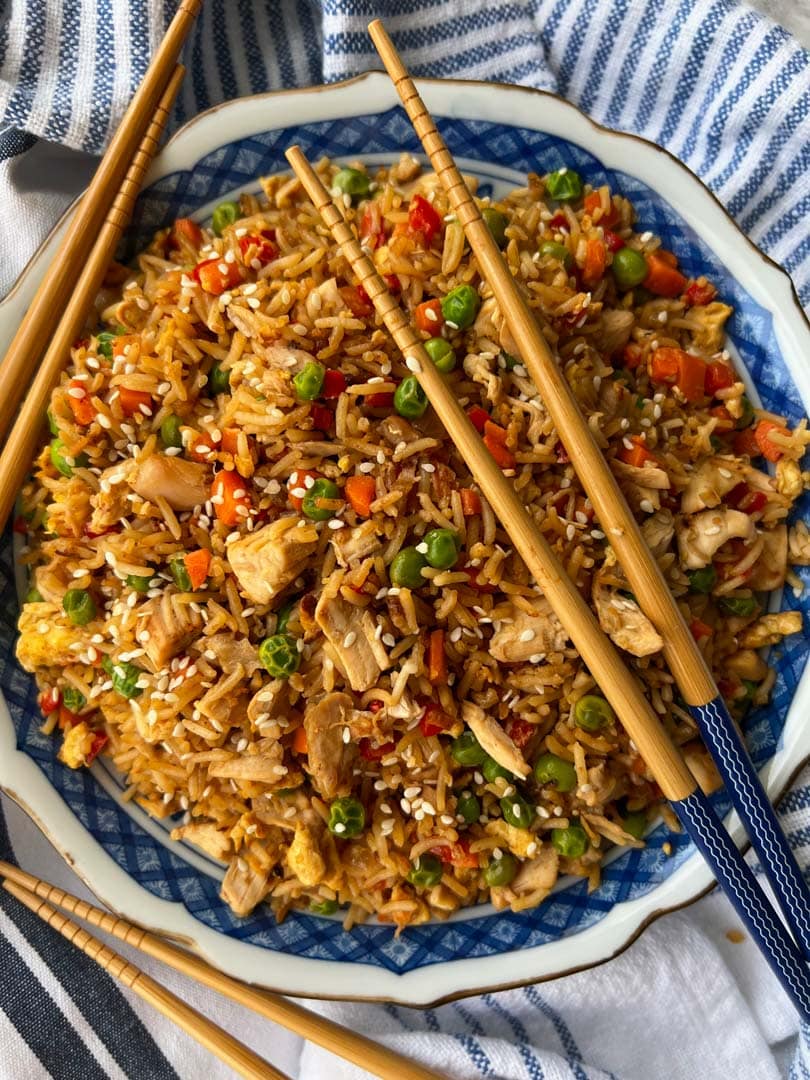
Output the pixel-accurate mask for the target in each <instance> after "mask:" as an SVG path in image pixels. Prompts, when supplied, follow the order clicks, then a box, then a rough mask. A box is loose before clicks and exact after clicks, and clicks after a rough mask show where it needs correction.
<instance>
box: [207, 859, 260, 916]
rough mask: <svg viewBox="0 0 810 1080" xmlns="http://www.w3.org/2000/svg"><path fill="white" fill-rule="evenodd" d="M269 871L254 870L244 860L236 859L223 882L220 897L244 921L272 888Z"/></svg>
mask: <svg viewBox="0 0 810 1080" xmlns="http://www.w3.org/2000/svg"><path fill="white" fill-rule="evenodd" d="M271 884H272V883H271V881H270V874H269V871H261V872H260V871H258V870H254V869H253V867H252V866H251V865H250V864H249V863H248V862H247V861H246V860H245V859H242V858H234V859H233V860H232V861H231V865H230V866H229V867H228V872H227V873H226V875H225V877H224V878H223V881H222V888H221V889H220V892H219V895H220V896H221V897H222V899H223V900H224V901H225V903H226V904H227V905H228V906H229V907H230V908H231V910H232V911H233V913H234V915H237V916H238V917H239V918H240V919H244V918H245V917H246V916H248V915H249V914H250V913H251V911H253V909H254V908H255V907H256V905H257V904H260V903H261V902H262V900H264V898H265V896H267V894H268V893H269V892H270V888H271Z"/></svg>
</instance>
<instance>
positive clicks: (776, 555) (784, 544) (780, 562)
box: [746, 525, 788, 592]
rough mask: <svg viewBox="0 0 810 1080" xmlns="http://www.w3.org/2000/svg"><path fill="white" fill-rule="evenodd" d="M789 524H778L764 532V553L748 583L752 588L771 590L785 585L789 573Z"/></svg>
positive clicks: (763, 590) (755, 565)
mask: <svg viewBox="0 0 810 1080" xmlns="http://www.w3.org/2000/svg"><path fill="white" fill-rule="evenodd" d="M787 560H788V531H787V525H777V526H776V527H775V528H773V529H767V530H766V531H765V532H764V533H763V534H762V554H761V555H760V557H759V558H758V559H757V561H756V562H755V563H754V569H753V570H752V572H751V575H750V576H749V578H748V580H747V582H746V584H747V585H748V587H749V588H751V589H757V590H760V591H762V592H771V590H773V589H778V588H779V587H780V585H784V583H785V576H786V574H787Z"/></svg>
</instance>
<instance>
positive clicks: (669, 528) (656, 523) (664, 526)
mask: <svg viewBox="0 0 810 1080" xmlns="http://www.w3.org/2000/svg"><path fill="white" fill-rule="evenodd" d="M641 532H642V535H643V536H644V539H645V540H646V541H647V547H648V548H649V549H650V551H651V552H652V553H653V555H654V556H655V557H656V559H660V558H661V556H662V555H664V554H666V552H667V551H668V550H669V545H670V544H671V543H672V537H673V536H674V535H675V518H674V517H673V516H672V514H671V513H670V511H669V510H658V511H656V513H654V514H653V515H652V517H648V518H645V520H644V522H643V523H642V526H641Z"/></svg>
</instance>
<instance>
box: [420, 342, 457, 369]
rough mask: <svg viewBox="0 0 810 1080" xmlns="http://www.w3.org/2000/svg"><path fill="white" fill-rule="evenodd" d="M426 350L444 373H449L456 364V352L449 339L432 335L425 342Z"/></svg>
mask: <svg viewBox="0 0 810 1080" xmlns="http://www.w3.org/2000/svg"><path fill="white" fill-rule="evenodd" d="M425 352H426V353H427V354H428V356H429V357H430V359H431V360H432V361H433V363H434V364H435V365H436V368H437V370H438V371H440V372H441V373H442V375H447V374H448V372H451V371H452V370H453V368H455V366H456V353H455V350H454V349H453V346H452V345H451V344H450V342H449V341H446V340H445V339H444V338H443V337H432V338H429V340H428V341H426V342H425Z"/></svg>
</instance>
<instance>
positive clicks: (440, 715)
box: [419, 701, 453, 738]
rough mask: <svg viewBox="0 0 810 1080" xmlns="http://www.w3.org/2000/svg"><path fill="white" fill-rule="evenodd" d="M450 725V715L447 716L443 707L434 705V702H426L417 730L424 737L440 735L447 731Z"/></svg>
mask: <svg viewBox="0 0 810 1080" xmlns="http://www.w3.org/2000/svg"><path fill="white" fill-rule="evenodd" d="M452 726H453V718H452V716H448V715H447V713H446V712H445V711H444V709H442V708H440V706H438V705H436V704H435V702H433V701H430V702H428V704H427V705H426V706H425V711H424V712H423V713H422V718H421V720H420V721H419V730H420V731H421V732H422V734H423V735H424V736H425V738H429V737H430V736H431V735H441V733H442V732H443V731H447V729H448V728H449V727H452Z"/></svg>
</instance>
